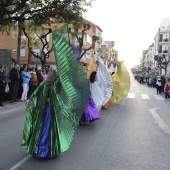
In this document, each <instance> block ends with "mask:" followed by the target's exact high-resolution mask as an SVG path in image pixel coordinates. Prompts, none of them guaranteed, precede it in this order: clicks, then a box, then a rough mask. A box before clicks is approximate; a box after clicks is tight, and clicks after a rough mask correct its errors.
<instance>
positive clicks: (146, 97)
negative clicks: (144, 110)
mask: <svg viewBox="0 0 170 170" xmlns="http://www.w3.org/2000/svg"><path fill="white" fill-rule="evenodd" d="M141 97H142V99H150V98H149V96H148V94H141Z"/></svg>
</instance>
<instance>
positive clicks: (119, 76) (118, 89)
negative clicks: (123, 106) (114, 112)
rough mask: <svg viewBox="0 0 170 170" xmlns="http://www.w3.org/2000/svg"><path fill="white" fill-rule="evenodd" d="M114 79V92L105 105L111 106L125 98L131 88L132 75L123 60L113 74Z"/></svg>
mask: <svg viewBox="0 0 170 170" xmlns="http://www.w3.org/2000/svg"><path fill="white" fill-rule="evenodd" d="M112 80H113V93H112V97H111V98H110V100H109V101H108V102H107V103H106V104H105V105H104V107H108V106H111V105H113V104H115V103H118V102H119V101H120V100H122V99H123V98H125V97H126V96H127V95H128V93H129V90H130V75H129V72H128V70H127V68H126V67H125V65H124V63H123V61H122V62H120V65H119V66H118V71H117V72H116V73H115V74H113V75H112Z"/></svg>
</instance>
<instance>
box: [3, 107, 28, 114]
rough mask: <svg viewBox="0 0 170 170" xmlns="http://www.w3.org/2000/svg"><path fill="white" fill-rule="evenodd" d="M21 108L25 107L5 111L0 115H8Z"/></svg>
mask: <svg viewBox="0 0 170 170" xmlns="http://www.w3.org/2000/svg"><path fill="white" fill-rule="evenodd" d="M22 108H25V106H20V107H18V108H16V109H11V110H7V111H3V110H2V111H1V110H0V111H1V112H2V113H0V115H3V114H5V113H10V112H13V111H16V110H18V109H22Z"/></svg>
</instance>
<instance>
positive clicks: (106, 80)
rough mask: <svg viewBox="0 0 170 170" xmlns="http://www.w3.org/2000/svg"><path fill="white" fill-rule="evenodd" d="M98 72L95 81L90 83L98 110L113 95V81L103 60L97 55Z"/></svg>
mask: <svg viewBox="0 0 170 170" xmlns="http://www.w3.org/2000/svg"><path fill="white" fill-rule="evenodd" d="M97 62H98V67H97V73H96V79H95V81H94V83H90V92H91V95H92V98H93V100H94V103H95V105H96V107H97V109H98V110H100V109H101V107H102V106H103V105H105V104H106V103H107V102H108V100H109V99H110V97H111V95H112V90H113V82H112V77H111V75H110V73H109V72H108V69H107V67H106V66H105V65H104V62H103V60H102V59H101V58H100V57H99V56H97Z"/></svg>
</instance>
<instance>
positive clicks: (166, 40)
mask: <svg viewBox="0 0 170 170" xmlns="http://www.w3.org/2000/svg"><path fill="white" fill-rule="evenodd" d="M159 42H168V39H159Z"/></svg>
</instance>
